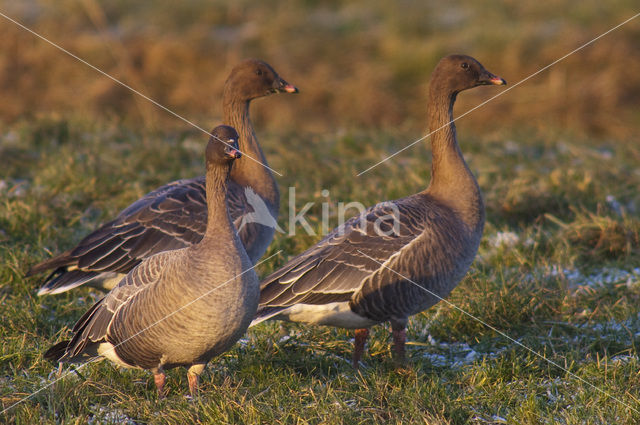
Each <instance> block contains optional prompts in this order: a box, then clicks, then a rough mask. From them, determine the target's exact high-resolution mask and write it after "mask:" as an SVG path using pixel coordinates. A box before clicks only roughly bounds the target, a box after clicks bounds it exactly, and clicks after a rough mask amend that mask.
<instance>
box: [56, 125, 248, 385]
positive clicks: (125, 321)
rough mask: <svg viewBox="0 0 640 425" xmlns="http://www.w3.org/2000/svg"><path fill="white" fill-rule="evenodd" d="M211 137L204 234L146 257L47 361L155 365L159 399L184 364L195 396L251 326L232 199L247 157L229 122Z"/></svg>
mask: <svg viewBox="0 0 640 425" xmlns="http://www.w3.org/2000/svg"><path fill="white" fill-rule="evenodd" d="M212 134H213V136H214V137H212V138H211V140H210V141H209V144H208V145H207V152H206V158H207V175H206V191H207V192H206V197H207V204H208V215H207V227H206V230H205V234H204V237H203V238H202V239H201V240H200V241H199V242H198V243H196V244H194V245H191V246H189V247H186V248H182V249H178V250H173V251H165V252H161V253H158V254H156V255H153V256H151V257H149V258H146V259H145V260H144V261H142V262H141V263H140V264H139V265H138V266H136V267H135V268H134V269H133V270H131V272H129V274H127V275H126V277H125V278H124V279H123V280H122V281H121V282H120V283H119V284H118V285H117V286H116V287H115V288H114V289H113V290H112V291H111V292H109V293H108V294H107V295H106V296H105V297H104V298H103V299H102V300H100V301H98V302H97V303H96V304H95V305H94V306H93V307H91V309H90V310H89V311H88V312H87V313H85V314H84V315H83V316H82V317H81V318H80V320H78V322H77V323H76V325H75V326H74V328H73V332H74V336H73V338H72V339H71V341H63V342H61V343H58V344H56V345H54V346H53V347H51V348H50V349H49V350H48V351H47V352H46V353H45V358H47V359H49V360H52V361H59V362H79V361H83V360H86V359H87V358H88V357H94V356H102V357H105V358H108V359H109V360H111V361H113V362H115V363H116V364H118V365H120V366H123V367H130V368H141V369H149V370H151V371H152V372H153V374H154V381H155V382H156V385H157V388H158V394H159V395H160V396H162V395H163V391H164V390H163V388H164V382H165V375H164V370H166V369H170V368H173V367H177V366H185V367H187V368H188V373H187V376H188V378H189V389H190V391H191V394H192V395H195V393H196V391H197V385H198V375H200V373H202V371H203V369H204V367H205V365H206V363H207V362H208V361H209V360H210V359H211V358H212V357H214V356H216V355H218V354H220V353H222V352H224V351H226V350H227V349H229V348H230V347H231V345H233V344H234V343H235V342H236V341H237V340H238V339H239V338H240V337H241V336H242V334H243V333H244V332H245V331H246V329H247V327H248V325H249V323H250V322H251V319H252V317H253V316H254V313H255V311H256V307H257V304H258V296H259V282H258V277H257V276H256V274H255V272H254V270H253V269H252V264H251V262H250V260H249V257H248V256H247V254H246V252H245V250H244V248H243V247H242V243H241V242H240V240H239V238H238V235H237V234H236V231H235V228H234V227H233V224H232V222H231V217H230V216H229V212H228V209H227V205H226V200H225V196H226V191H227V181H228V176H229V171H230V168H231V164H232V162H233V159H235V158H238V157H239V156H240V153H239V151H238V135H237V133H236V131H235V130H234V129H233V128H232V127H228V126H219V127H216V128H215V129H214V130H213V133H212ZM223 142H224V143H223Z"/></svg>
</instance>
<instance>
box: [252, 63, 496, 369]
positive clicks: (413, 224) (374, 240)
mask: <svg viewBox="0 0 640 425" xmlns="http://www.w3.org/2000/svg"><path fill="white" fill-rule="evenodd" d="M489 84H492V85H504V84H506V81H505V80H503V79H502V78H499V77H497V76H495V75H493V74H492V73H490V72H489V71H487V70H486V69H485V68H484V67H483V66H482V65H481V64H480V62H478V61H477V60H475V59H474V58H472V57H469V56H464V55H451V56H447V57H444V58H443V59H442V60H440V62H439V63H438V64H437V66H436V68H435V70H434V71H433V74H432V78H431V82H430V86H429V116H428V123H429V128H430V130H431V132H432V136H431V149H432V167H431V182H430V184H429V186H428V187H427V188H426V189H425V190H423V191H421V192H419V193H416V194H414V195H411V196H408V197H406V198H402V199H398V200H394V201H387V202H382V203H379V204H377V205H375V206H373V207H370V208H369V209H367V210H365V211H364V213H362V214H361V215H359V216H355V217H353V218H351V219H350V220H347V221H346V222H345V223H344V224H343V225H342V226H340V227H338V228H336V229H334V230H333V231H332V232H331V233H329V234H328V235H327V236H326V237H324V238H323V239H322V240H321V241H320V242H318V243H317V244H315V245H314V246H312V247H311V248H309V249H308V250H306V251H305V252H303V253H301V254H299V255H297V256H295V257H294V258H292V259H291V260H289V261H288V262H287V263H286V264H285V265H284V266H283V267H281V268H280V269H279V270H277V271H275V272H273V273H272V274H270V275H269V276H267V277H266V278H265V279H264V280H263V281H262V283H261V285H260V304H259V306H258V312H257V313H256V317H255V318H254V320H253V322H252V324H251V325H252V326H254V325H256V324H258V323H260V322H262V321H264V320H267V319H276V320H284V321H292V322H302V323H307V324H313V325H326V326H334V327H340V328H347V329H356V332H355V347H354V353H353V359H352V360H353V365H354V367H355V368H357V367H358V364H359V361H360V358H361V356H362V352H363V350H364V345H365V342H366V340H367V337H368V334H369V328H370V327H371V326H373V325H375V324H379V323H383V322H391V328H392V335H393V341H394V352H395V357H396V359H397V360H398V361H399V362H404V357H405V348H404V345H405V341H406V326H407V322H408V318H409V317H410V316H412V315H414V314H417V313H420V312H422V311H424V310H426V309H428V308H429V307H431V306H433V305H434V304H436V303H437V302H438V301H439V300H441V299H442V298H444V297H446V296H448V294H449V293H450V292H451V291H452V290H453V288H454V287H455V286H456V285H457V284H458V282H459V281H460V280H461V279H462V278H463V277H464V275H465V274H466V273H467V270H468V269H469V266H470V265H471V263H472V262H473V259H474V257H475V255H476V253H477V250H478V245H479V243H480V238H481V236H482V230H483V227H484V221H485V213H484V204H483V200H482V194H481V192H480V188H479V187H478V183H477V182H476V179H475V177H474V175H473V173H472V172H471V171H470V170H469V167H468V166H467V164H466V162H465V160H464V158H463V156H462V153H461V151H460V148H459V146H458V142H457V140H456V129H455V125H454V122H453V105H454V102H455V100H456V96H457V95H458V93H460V92H461V91H463V90H466V89H470V88H473V87H476V86H480V85H489Z"/></svg>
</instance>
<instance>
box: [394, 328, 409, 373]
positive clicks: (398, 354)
mask: <svg viewBox="0 0 640 425" xmlns="http://www.w3.org/2000/svg"><path fill="white" fill-rule="evenodd" d="M391 334H392V335H393V351H394V354H395V361H396V363H398V364H400V365H403V364H404V363H405V349H404V343H405V341H406V340H407V329H406V328H405V327H402V328H401V329H398V328H395V327H394V328H393V330H392V332H391Z"/></svg>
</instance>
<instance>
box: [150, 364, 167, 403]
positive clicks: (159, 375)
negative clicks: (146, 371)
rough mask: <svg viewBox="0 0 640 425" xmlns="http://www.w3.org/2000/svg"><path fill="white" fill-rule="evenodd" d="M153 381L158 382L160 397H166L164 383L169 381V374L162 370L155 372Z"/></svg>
mask: <svg viewBox="0 0 640 425" xmlns="http://www.w3.org/2000/svg"><path fill="white" fill-rule="evenodd" d="M153 382H155V383H156V388H157V389H158V398H164V395H165V394H164V384H165V382H167V375H165V374H164V372H163V371H161V370H159V371H156V372H153Z"/></svg>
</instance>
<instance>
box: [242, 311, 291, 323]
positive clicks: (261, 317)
mask: <svg viewBox="0 0 640 425" xmlns="http://www.w3.org/2000/svg"><path fill="white" fill-rule="evenodd" d="M286 308H287V307H261V308H258V311H257V313H256V315H255V317H254V318H253V320H252V321H251V324H250V325H249V327H252V326H255V325H257V324H258V323H262V322H264V321H265V320H269V319H272V318H273V317H274V316H277V315H278V314H279V313H280V312H281V311H282V310H285V309H286Z"/></svg>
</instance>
